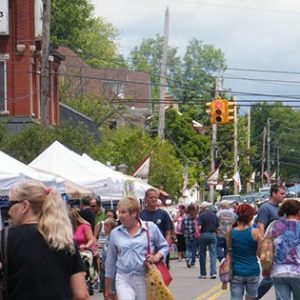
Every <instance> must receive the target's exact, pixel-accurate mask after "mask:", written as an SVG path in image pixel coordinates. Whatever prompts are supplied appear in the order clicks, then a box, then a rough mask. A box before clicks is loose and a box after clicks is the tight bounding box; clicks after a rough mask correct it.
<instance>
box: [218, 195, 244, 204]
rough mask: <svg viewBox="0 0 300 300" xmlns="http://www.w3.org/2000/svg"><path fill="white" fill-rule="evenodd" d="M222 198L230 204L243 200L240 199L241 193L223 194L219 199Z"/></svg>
mask: <svg viewBox="0 0 300 300" xmlns="http://www.w3.org/2000/svg"><path fill="white" fill-rule="evenodd" d="M222 200H226V201H228V202H230V204H231V203H232V204H233V203H238V204H240V203H242V202H243V199H242V196H241V195H225V196H222V198H221V201H222Z"/></svg>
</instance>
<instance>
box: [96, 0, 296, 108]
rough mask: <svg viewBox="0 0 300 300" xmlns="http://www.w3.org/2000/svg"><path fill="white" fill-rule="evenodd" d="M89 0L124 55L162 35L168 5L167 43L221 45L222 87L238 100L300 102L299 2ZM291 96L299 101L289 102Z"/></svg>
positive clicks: (243, 103)
mask: <svg viewBox="0 0 300 300" xmlns="http://www.w3.org/2000/svg"><path fill="white" fill-rule="evenodd" d="M91 2H92V3H93V4H94V5H95V15H96V16H101V17H103V18H104V19H105V20H106V21H107V22H110V23H112V24H113V26H114V27H116V28H117V29H118V31H119V36H118V39H117V42H118V44H119V52H120V53H121V54H123V55H124V57H125V58H127V57H128V54H129V52H130V50H132V49H133V47H134V46H136V45H139V44H140V43H141V42H142V40H143V39H146V38H151V37H154V36H155V35H156V34H160V35H163V32H164V16H165V10H166V8H167V7H169V13H170V20H169V46H171V47H177V48H178V50H179V54H183V53H184V51H185V48H186V46H187V45H188V42H189V41H190V40H191V39H192V38H197V39H199V40H201V41H203V42H204V43H206V44H212V45H214V46H215V47H216V48H220V49H221V50H222V51H223V53H224V54H225V59H226V64H227V68H228V69H227V70H226V72H225V73H224V74H223V75H224V82H223V88H224V89H231V90H232V91H233V93H232V95H235V96H236V97H237V101H238V103H239V104H240V105H246V104H247V103H249V102H247V101H252V103H253V100H254V99H256V100H258V99H259V100H271V99H272V100H277V101H283V102H285V103H287V104H288V105H292V106H294V107H297V106H299V107H300V1H296V0H263V1H262V0H252V1H251V0H91ZM253 70H256V71H253ZM257 70H259V72H258V71H257ZM270 71H272V72H270ZM274 71H280V72H274ZM241 78H243V79H241ZM234 92H235V93H234ZM244 93H250V95H248V94H244ZM253 94H263V95H253ZM266 95H271V96H269V97H267V96H266ZM275 95H279V97H275ZM293 97H294V98H296V99H299V100H298V102H289V103H288V100H289V101H291V100H293V99H292V98H293ZM244 109H247V106H245V108H244Z"/></svg>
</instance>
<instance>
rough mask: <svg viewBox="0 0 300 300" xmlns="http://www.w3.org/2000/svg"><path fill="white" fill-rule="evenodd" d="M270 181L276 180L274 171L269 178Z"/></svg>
mask: <svg viewBox="0 0 300 300" xmlns="http://www.w3.org/2000/svg"><path fill="white" fill-rule="evenodd" d="M270 179H271V180H276V171H274V172H273V173H272V174H271V176H270Z"/></svg>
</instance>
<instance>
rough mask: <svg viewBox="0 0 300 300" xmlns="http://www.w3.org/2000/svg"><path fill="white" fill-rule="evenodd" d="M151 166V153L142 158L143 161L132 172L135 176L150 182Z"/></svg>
mask: <svg viewBox="0 0 300 300" xmlns="http://www.w3.org/2000/svg"><path fill="white" fill-rule="evenodd" d="M149 168H150V154H149V155H148V156H147V157H146V158H145V159H143V160H142V162H141V163H140V164H139V165H138V166H137V168H136V169H135V171H134V172H133V173H132V176H133V177H138V178H141V179H142V180H144V181H145V182H148V175H149Z"/></svg>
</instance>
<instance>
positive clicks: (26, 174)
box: [0, 151, 65, 196]
mask: <svg viewBox="0 0 300 300" xmlns="http://www.w3.org/2000/svg"><path fill="white" fill-rule="evenodd" d="M0 174H1V175H0V190H1V195H2V196H3V195H4V194H6V195H7V193H8V190H9V189H10V187H12V186H13V185H14V184H15V183H17V182H18V181H20V180H26V179H33V180H38V181H42V182H43V183H45V184H46V185H47V186H49V187H53V188H56V189H57V190H58V191H59V192H60V193H64V192H65V188H64V180H63V179H62V178H58V177H55V176H53V175H48V174H42V173H40V172H38V171H36V170H34V169H33V168H31V167H29V166H27V165H26V164H24V163H22V162H20V161H18V160H17V159H15V158H13V157H11V156H9V155H8V154H6V153H4V152H2V151H0Z"/></svg>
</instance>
